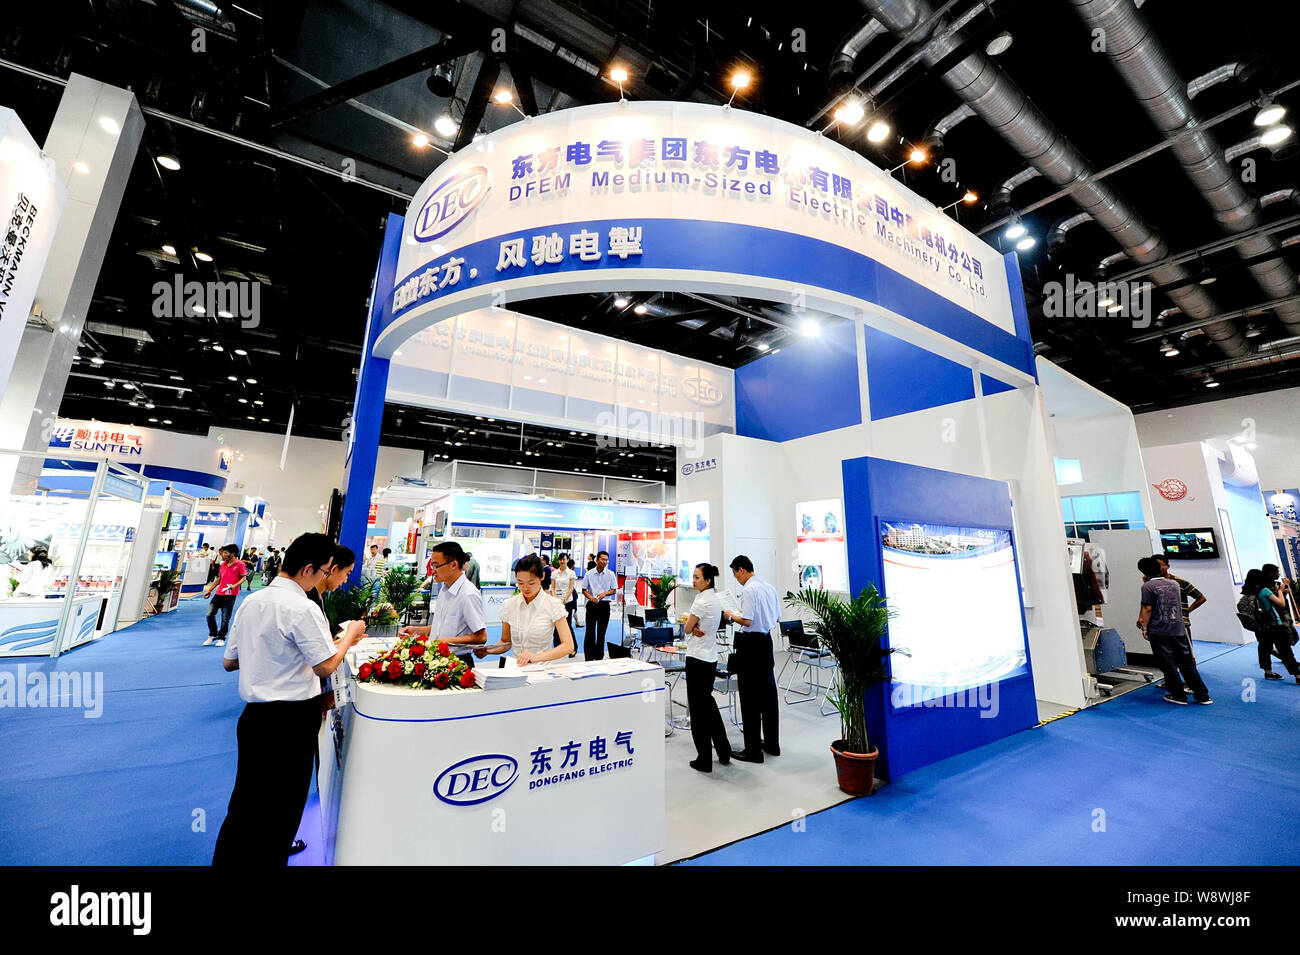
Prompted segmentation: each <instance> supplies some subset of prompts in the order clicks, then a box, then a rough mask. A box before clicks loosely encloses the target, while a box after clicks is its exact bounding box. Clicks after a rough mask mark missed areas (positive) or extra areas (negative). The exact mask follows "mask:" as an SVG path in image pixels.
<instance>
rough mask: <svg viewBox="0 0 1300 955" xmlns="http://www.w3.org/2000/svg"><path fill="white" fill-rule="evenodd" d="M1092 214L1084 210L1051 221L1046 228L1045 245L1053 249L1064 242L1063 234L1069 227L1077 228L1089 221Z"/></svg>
mask: <svg viewBox="0 0 1300 955" xmlns="http://www.w3.org/2000/svg"><path fill="white" fill-rule="evenodd" d="M1091 221H1092V216H1091V215H1089V214H1088V213H1086V212H1078V213H1075V214H1074V215H1072V216H1066V217H1065V218H1064V219H1058V220H1057V221H1056V222H1054V223H1052V227H1051V228H1050V229H1048V230H1047V247H1048V248H1049V249H1055V248H1058V247H1059V246H1062V245H1064V244H1065V234H1066V233H1067V232H1069V231H1070V230H1071V229H1074V228H1077V227H1078V226H1081V225H1083V224H1084V223H1087V222H1091Z"/></svg>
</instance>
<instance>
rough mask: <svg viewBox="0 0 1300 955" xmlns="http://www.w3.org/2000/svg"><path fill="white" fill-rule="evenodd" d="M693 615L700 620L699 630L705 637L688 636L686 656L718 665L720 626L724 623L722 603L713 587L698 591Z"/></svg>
mask: <svg viewBox="0 0 1300 955" xmlns="http://www.w3.org/2000/svg"><path fill="white" fill-rule="evenodd" d="M691 613H692V614H694V615H695V616H696V617H697V618H698V619H699V621H700V623H699V628H700V629H701V630H703V631H704V636H702V637H697V636H694V635H692V634H690V633H688V634H687V635H686V655H687V656H688V657H694V658H695V659H697V660H703V661H704V662H705V663H717V662H718V624H719V623H720V622H721V621H722V601H721V600H719V599H718V592H717V591H716V590H714V589H713V588H712V587H710V588H709V589H708V590H697V591H696V592H695V602H694V603H692V604H691Z"/></svg>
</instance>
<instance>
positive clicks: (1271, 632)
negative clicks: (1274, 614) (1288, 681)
mask: <svg viewBox="0 0 1300 955" xmlns="http://www.w3.org/2000/svg"><path fill="white" fill-rule="evenodd" d="M1292 632H1293V631H1292V629H1291V628H1290V627H1288V626H1285V625H1283V626H1278V625H1277V624H1274V625H1273V626H1271V627H1267V628H1265V629H1264V630H1261V631H1260V632H1259V633H1257V634H1255V639H1256V640H1257V641H1258V645H1257V646H1256V649H1257V650H1258V651H1259V668H1260V669H1261V670H1271V669H1273V662H1272V660H1271V658H1270V655H1271V654H1274V653H1276V654H1277V656H1278V659H1279V660H1281V661H1282V665H1283V666H1284V667H1286V672H1287V673H1290V674H1291V675H1292V676H1295V675H1296V674H1300V666H1297V664H1296V659H1295V651H1293V650H1292V649H1291V634H1292Z"/></svg>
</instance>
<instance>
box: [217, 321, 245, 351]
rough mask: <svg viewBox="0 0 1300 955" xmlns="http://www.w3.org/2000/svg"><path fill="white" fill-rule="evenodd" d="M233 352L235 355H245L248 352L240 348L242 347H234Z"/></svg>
mask: <svg viewBox="0 0 1300 955" xmlns="http://www.w3.org/2000/svg"><path fill="white" fill-rule="evenodd" d="M217 314H218V315H220V314H221V313H220V312H218V313H217ZM235 354H236V355H247V354H248V352H246V351H244V349H242V348H236V349H235Z"/></svg>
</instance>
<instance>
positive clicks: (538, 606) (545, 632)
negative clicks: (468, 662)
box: [474, 554, 573, 666]
mask: <svg viewBox="0 0 1300 955" xmlns="http://www.w3.org/2000/svg"><path fill="white" fill-rule="evenodd" d="M542 573H543V571H542V560H541V558H540V557H538V556H537V555H536V554H529V555H528V556H527V557H521V558H519V561H518V562H517V563H516V564H515V583H516V584H517V585H518V587H519V593H517V594H515V595H514V596H513V597H511V598H510V599H509V600H507V601H506V602H505V603H503V604H502V605H501V642H500V643H494V644H492V645H491V646H488V647H480V648H478V649H477V650H475V651H474V653H475V655H477V656H479V657H485V656H487V655H488V654H489V653H505V652H506V651H508V650H510V649H512V648H513V649H514V651H515V662H516V663H518V664H519V665H520V666H527V665H528V664H529V663H545V662H547V661H548V660H559V659H562V658H563V657H567V656H568V655H569V654H571V653H573V632H572V631H571V630H569V624H568V622H567V621H566V620H565V619H564V607H563V606H562V605H561V604H560V602H559V601H558V600H556V599H555V598H554V597H552V596H551V595H550V594H545V593H542ZM557 630H558V631H559V634H560V645H559V646H558V647H553V646H551V637H552V635H553V634H554V633H555V632H556V631H557Z"/></svg>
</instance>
